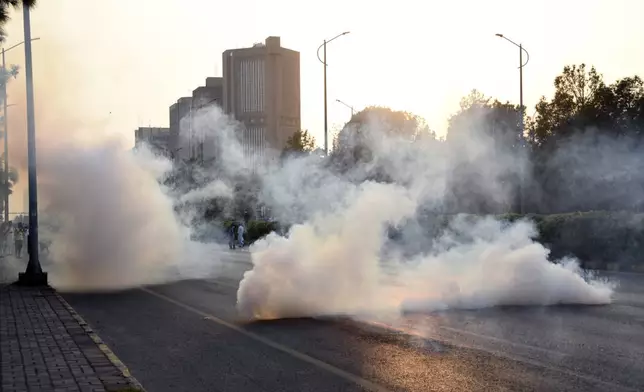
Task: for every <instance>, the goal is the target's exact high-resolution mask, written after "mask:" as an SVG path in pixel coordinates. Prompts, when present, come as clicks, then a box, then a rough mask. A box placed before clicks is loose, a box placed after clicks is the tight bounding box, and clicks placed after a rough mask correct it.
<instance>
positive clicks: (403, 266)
mask: <svg viewBox="0 0 644 392" xmlns="http://www.w3.org/2000/svg"><path fill="white" fill-rule="evenodd" d="M48 71H50V70H48ZM43 72H44V71H43ZM64 80H66V79H65V78H57V77H50V78H49V79H48V80H45V78H44V77H42V78H41V79H40V82H39V83H38V84H37V85H38V89H37V94H36V98H37V101H38V102H37V107H38V113H37V119H38V123H37V131H38V160H39V162H38V167H39V181H40V188H39V199H40V202H41V220H42V231H43V237H47V239H48V240H49V241H51V243H52V245H51V248H50V250H51V254H50V255H49V256H48V258H49V261H50V262H51V265H50V267H49V271H50V273H51V275H52V283H53V284H54V285H56V286H57V287H59V288H62V289H68V290H108V289H122V288H127V287H133V286H139V285H144V284H149V283H156V282H165V281H172V280H179V279H185V278H190V277H205V276H211V275H212V274H216V273H217V270H218V266H220V265H221V263H222V260H221V257H220V255H219V254H218V253H217V250H218V249H219V246H218V245H217V244H214V243H202V242H199V241H195V240H194V239H193V238H194V237H193V234H194V232H195V228H196V227H197V226H199V225H201V224H203V222H202V221H200V219H199V218H198V217H199V215H198V214H197V213H196V212H195V211H194V210H190V209H188V210H181V209H180V210H177V209H176V208H175V207H176V205H177V204H190V203H195V202H198V201H201V200H206V199H208V198H213V197H218V198H224V199H228V200H230V199H231V198H232V197H236V196H238V195H237V194H235V193H234V192H233V191H232V190H233V189H234V187H235V184H236V181H239V180H248V179H249V178H251V177H253V176H254V175H255V176H258V177H259V178H260V180H261V181H260V182H261V187H260V190H259V194H258V197H259V199H260V201H261V202H263V203H264V204H265V205H266V206H267V207H269V208H270V209H271V210H272V211H273V213H274V215H275V217H276V218H277V219H278V220H279V221H281V222H285V223H292V224H293V226H292V227H291V229H290V231H289V233H288V234H287V236H284V237H282V236H279V235H277V234H271V235H269V236H268V237H266V238H264V239H262V240H260V241H258V242H257V243H255V244H254V245H253V246H252V248H251V254H252V261H253V269H252V270H251V271H249V272H247V273H246V275H245V277H244V279H243V280H242V282H241V283H240V287H239V291H238V298H237V299H238V308H239V310H240V312H241V313H242V314H243V315H245V316H246V317H248V318H279V317H296V316H305V315H309V316H314V315H329V314H349V315H362V314H369V313H378V312H392V311H393V312H400V311H405V310H434V309H443V308H476V307H486V306H495V305H509V304H516V305H551V304H558V303H574V304H605V303H609V302H610V298H611V293H612V290H611V287H610V285H608V284H604V283H602V282H598V281H594V280H592V279H590V278H589V277H586V276H583V274H582V273H581V271H580V270H579V268H578V266H577V265H576V264H575V262H574V261H573V260H565V261H562V262H560V263H551V262H550V261H548V252H547V250H546V249H545V248H544V247H543V246H541V245H540V244H538V243H536V242H535V241H534V240H533V238H534V235H535V233H534V227H533V225H532V224H531V223H528V222H518V223H516V224H506V223H501V222H497V221H495V220H493V219H491V218H489V219H482V220H478V221H475V222H472V221H468V220H467V219H465V218H462V217H457V218H455V219H453V220H452V221H451V223H450V224H449V225H448V226H447V227H446V228H445V229H443V230H442V231H441V232H442V234H441V235H439V236H438V238H433V237H432V236H430V235H428V234H427V233H426V232H424V231H423V230H424V229H425V228H426V226H425V224H426V218H423V219H425V220H424V221H423V222H422V223H421V216H425V215H426V213H427V212H428V211H429V212H444V211H445V209H446V205H447V204H448V203H447V202H448V201H449V198H450V197H451V196H450V195H449V193H448V191H447V189H448V185H449V184H453V183H454V180H455V179H459V178H461V179H462V178H463V177H459V173H460V172H459V171H457V170H455V169H456V168H459V167H461V166H462V164H464V163H471V162H472V161H473V159H474V158H473V157H476V158H477V159H476V160H475V162H476V167H477V171H476V173H475V174H476V176H474V177H476V178H477V182H476V189H474V187H473V186H472V184H471V183H470V181H469V180H467V181H461V182H462V184H461V185H460V186H461V188H462V190H463V189H464V190H465V191H466V193H467V191H471V192H472V194H474V195H475V196H473V197H476V198H478V199H486V198H489V199H490V200H494V201H495V202H497V203H503V202H506V201H507V200H508V199H511V192H513V190H512V188H511V187H510V188H509V187H507V186H506V183H505V182H504V181H505V180H506V179H507V178H508V175H513V174H514V173H515V171H516V170H517V168H522V167H524V165H525V164H526V162H525V158H523V157H521V156H520V155H516V154H512V153H509V152H505V151H498V150H494V153H493V154H492V153H491V152H490V151H492V150H493V148H492V146H491V144H490V141H489V140H487V139H485V138H479V139H477V138H471V139H468V138H464V139H463V140H460V141H459V144H458V146H459V148H446V147H445V144H441V143H439V142H437V141H435V140H432V139H427V140H420V141H416V142H413V143H412V142H410V141H409V139H408V138H406V137H402V136H400V135H399V136H396V135H391V134H390V133H389V130H390V126H389V125H388V124H386V123H384V122H383V121H382V119H379V118H374V119H372V120H371V121H370V122H369V123H367V124H365V125H363V126H362V127H361V128H359V129H356V132H359V133H360V134H361V135H362V136H361V139H360V142H361V143H363V144H362V145H363V146H366V147H368V151H369V154H367V155H368V157H366V158H365V157H363V158H364V159H363V158H360V159H357V160H356V161H353V162H349V163H347V162H345V161H344V160H343V159H340V158H337V159H336V160H335V161H334V162H329V161H328V160H325V159H321V158H320V157H314V156H308V157H301V158H292V159H289V160H287V161H285V162H275V163H274V164H273V165H270V166H267V167H263V168H261V169H260V170H259V171H258V172H256V173H254V174H253V173H252V171H251V170H250V167H249V166H248V165H247V164H246V162H245V160H244V159H243V154H242V149H241V148H240V146H239V144H238V142H237V138H236V137H235V133H236V132H238V129H239V126H238V124H236V123H235V122H234V121H232V120H230V119H229V118H227V117H226V116H224V115H222V113H221V111H219V110H218V109H208V110H202V111H200V112H199V113H197V114H196V115H195V118H194V124H193V126H194V128H195V130H196V132H197V133H200V134H202V135H203V136H204V140H206V143H205V148H206V149H208V148H212V149H213V150H212V151H211V153H212V155H214V156H216V157H217V162H216V164H217V170H216V171H215V172H213V173H210V174H207V175H205V176H204V177H203V178H202V180H203V183H202V184H200V186H198V187H194V186H193V187H188V188H186V189H182V190H181V191H177V190H176V189H175V190H173V191H171V190H170V189H167V188H166V187H164V186H163V185H162V183H163V182H162V181H161V180H163V179H164V178H165V176H167V175H168V174H169V173H170V172H171V170H172V169H173V168H172V165H171V163H170V162H169V161H168V160H166V159H164V158H160V157H155V156H153V155H152V154H151V153H150V152H149V151H147V150H145V149H142V150H139V151H138V152H136V153H134V152H131V151H129V150H128V149H127V147H126V145H125V143H124V142H123V141H122V140H121V139H120V138H118V137H115V136H114V135H109V134H107V133H106V132H103V126H104V124H103V123H102V121H101V120H100V119H94V120H91V121H90V120H87V119H85V118H82V115H80V114H78V117H77V115H76V114H75V111H74V110H71V109H72V108H73V106H69V105H67V104H65V103H62V102H60V100H59V99H58V93H59V92H60V91H63V90H64V89H65V88H67V87H68V86H67V84H66V83H63V82H62V81H64ZM11 91H13V90H11ZM11 94H13V95H11ZM10 95H11V96H12V97H14V98H17V97H19V96H20V95H19V93H17V92H15V93H14V92H10ZM86 105H87V103H86ZM79 117H81V118H79ZM15 118H17V120H16V122H14V123H12V124H13V127H15V128H19V127H20V124H19V123H18V121H19V120H18V118H20V116H16V117H15ZM22 118H24V117H22ZM472 126H473V127H475V126H476V123H475V122H474V123H473V125H472ZM19 141H21V140H20V139H19V138H15V139H13V140H12V151H14V152H19V151H24V150H21V149H20V148H18V149H15V148H14V147H13V146H15V145H19V143H18V142H19ZM354 152H355V151H354ZM347 156H353V157H354V158H355V157H356V156H361V155H360V154H358V155H356V154H353V153H352V154H349V155H347ZM490 156H494V160H491V159H488V158H489V157H490ZM13 157H14V158H15V159H14V161H13V164H14V165H17V166H19V167H23V168H24V167H26V165H24V164H25V163H26V159H25V156H24V154H23V155H19V154H16V153H14V154H13ZM508 168H509V169H508ZM175 169H176V168H175ZM508 170H510V172H508ZM471 174H472V173H470V177H468V178H473V177H472V175H471ZM23 179H26V176H23ZM24 182H26V181H24V180H23V183H24ZM468 187H469V188H468ZM414 224H417V226H418V227H419V228H420V229H419V230H405V228H407V227H410V226H411V225H414ZM396 228H397V229H400V233H401V234H400V235H399V237H398V238H397V239H396V240H393V239H392V236H391V232H392V230H393V229H396ZM400 244H407V245H420V246H418V247H417V250H416V251H415V252H409V251H408V247H407V246H401V245H400Z"/></svg>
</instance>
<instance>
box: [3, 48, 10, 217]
mask: <svg viewBox="0 0 644 392" xmlns="http://www.w3.org/2000/svg"><path fill="white" fill-rule="evenodd" d="M4 54H5V50H4V48H2V73H3V75H2V77H3V78H4V80H3V83H2V100H3V101H4V108H3V111H2V114H3V115H4V118H3V119H2V122H3V123H4V186H5V192H6V194H5V195H4V221H5V222H9V132H8V131H9V129H8V125H7V123H8V117H7V107H8V105H7V76H8V75H7V63H6V62H5V59H4V57H5V56H4Z"/></svg>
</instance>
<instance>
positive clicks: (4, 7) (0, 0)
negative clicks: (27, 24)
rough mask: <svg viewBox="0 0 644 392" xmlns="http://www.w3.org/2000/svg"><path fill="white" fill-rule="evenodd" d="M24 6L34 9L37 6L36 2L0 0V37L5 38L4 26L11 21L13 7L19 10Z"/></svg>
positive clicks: (33, 0) (28, 0) (29, 0)
mask: <svg viewBox="0 0 644 392" xmlns="http://www.w3.org/2000/svg"><path fill="white" fill-rule="evenodd" d="M23 5H25V6H27V7H29V8H32V7H34V6H35V5H36V0H0V37H2V38H4V31H3V30H2V26H4V25H5V24H6V23H7V22H8V21H9V19H10V18H9V12H10V9H11V8H12V7H13V8H18V7H21V6H23ZM0 39H1V38H0Z"/></svg>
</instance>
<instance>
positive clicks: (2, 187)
mask: <svg viewBox="0 0 644 392" xmlns="http://www.w3.org/2000/svg"><path fill="white" fill-rule="evenodd" d="M0 165H1V167H0V199H1V200H5V197H6V196H7V195H11V194H12V193H13V187H14V186H15V185H16V183H18V173H17V172H16V170H15V169H14V168H9V173H5V171H4V158H2V159H0ZM4 208H5V206H4V203H2V207H1V208H0V211H2V212H4Z"/></svg>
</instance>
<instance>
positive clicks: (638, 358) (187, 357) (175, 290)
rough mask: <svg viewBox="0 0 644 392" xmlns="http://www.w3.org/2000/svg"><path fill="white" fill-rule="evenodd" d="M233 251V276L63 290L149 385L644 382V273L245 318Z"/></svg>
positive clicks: (531, 386)
mask: <svg viewBox="0 0 644 392" xmlns="http://www.w3.org/2000/svg"><path fill="white" fill-rule="evenodd" d="M227 257H228V261H229V262H228V263H227V265H228V266H229V268H228V270H227V271H226V273H225V275H226V278H218V279H213V280H199V281H184V282H178V283H173V284H168V285H163V286H155V287H149V288H147V289H136V290H129V291H125V292H120V293H110V294H65V298H66V299H67V300H68V301H69V302H70V304H71V305H72V306H73V307H74V308H75V309H76V310H77V311H78V312H79V313H80V314H81V316H83V317H84V318H85V320H86V321H87V322H88V323H89V324H90V325H92V326H93V327H94V328H95V329H96V330H97V331H98V333H99V335H100V336H101V337H102V338H103V339H104V340H105V341H106V342H107V343H108V345H109V346H110V348H111V349H112V350H113V351H114V352H115V353H116V354H117V355H118V356H119V357H120V359H121V360H123V362H125V364H126V365H128V367H129V368H130V370H131V371H132V373H133V374H134V376H135V377H137V379H138V380H139V381H141V383H142V384H143V385H144V386H145V387H146V389H148V391H150V392H164V391H195V392H196V391H209V392H210V391H280V392H282V391H320V392H322V391H364V390H379V391H483V390H485V391H638V390H639V391H641V390H644V373H642V372H641V364H642V363H644V275H615V276H614V277H615V278H618V279H619V280H620V281H621V282H622V285H621V288H620V289H619V294H618V295H617V301H616V303H614V304H613V305H609V306H602V307H548V308H542V307H539V308H499V309H487V310H480V311H449V312H440V313H433V314H431V315H427V314H409V315H407V316H406V317H405V318H404V319H403V320H397V321H396V322H395V323H392V321H391V320H389V321H387V323H388V326H386V327H385V326H382V325H380V324H378V323H376V322H368V323H362V322H356V321H351V320H337V319H333V320H311V319H299V320H283V321H274V322H262V323H254V324H243V323H241V322H240V321H239V320H237V315H236V312H235V308H234V305H235V294H236V289H237V282H238V280H239V278H240V277H241V274H242V273H243V271H244V270H245V269H246V268H248V255H247V254H244V253H241V252H236V253H234V254H232V255H228V256H227ZM392 326H393V327H395V328H397V329H398V330H396V329H395V328H391V327H392Z"/></svg>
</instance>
